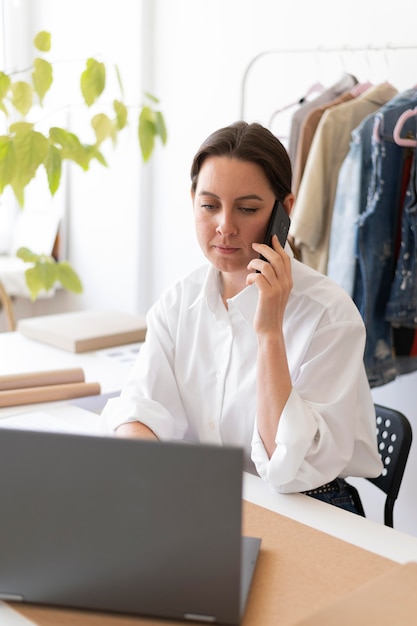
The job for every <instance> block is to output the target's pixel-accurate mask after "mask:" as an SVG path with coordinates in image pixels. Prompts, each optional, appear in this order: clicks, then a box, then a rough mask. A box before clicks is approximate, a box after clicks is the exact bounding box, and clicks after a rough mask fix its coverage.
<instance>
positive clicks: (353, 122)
mask: <svg viewBox="0 0 417 626" xmlns="http://www.w3.org/2000/svg"><path fill="white" fill-rule="evenodd" d="M397 93H398V91H397V90H396V89H395V88H394V87H393V86H392V85H390V84H388V83H383V84H380V85H376V86H375V87H370V88H369V89H368V90H366V91H365V92H364V93H363V94H361V95H360V96H358V97H357V98H354V99H353V100H351V101H349V102H345V103H343V104H339V105H337V106H335V107H332V108H331V109H329V110H327V111H326V112H325V113H324V115H323V117H322V119H321V121H320V123H319V125H318V128H317V130H316V133H315V135H314V139H313V142H312V144H311V148H310V152H309V155H308V158H307V163H306V167H305V170H304V176H303V179H302V181H301V185H300V189H299V191H298V196H297V199H296V201H295V205H294V209H293V213H292V216H291V217H292V224H291V228H290V234H291V236H292V237H293V239H294V243H295V246H296V247H297V248H298V249H299V250H300V254H301V259H302V261H303V262H304V263H306V264H307V265H309V266H310V267H312V268H314V269H316V270H318V271H319V272H322V273H323V274H326V273H327V265H328V253H329V239H330V229H331V223H332V217H333V206H334V199H335V194H336V187H337V180H338V175H339V170H340V168H341V165H342V163H343V160H344V159H345V157H346V155H347V153H348V151H349V146H350V141H351V134H352V131H353V130H354V129H355V128H356V127H357V126H358V125H359V124H360V122H361V121H362V120H363V119H364V118H365V117H366V116H367V115H369V114H371V113H373V112H376V111H377V110H378V109H379V108H380V107H381V106H382V105H383V104H385V103H386V102H387V101H389V100H390V99H391V98H392V97H393V96H394V95H396V94H397Z"/></svg>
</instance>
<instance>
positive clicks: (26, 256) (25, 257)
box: [16, 246, 40, 263]
mask: <svg viewBox="0 0 417 626" xmlns="http://www.w3.org/2000/svg"><path fill="white" fill-rule="evenodd" d="M16 256H17V257H19V259H22V261H25V263H36V262H37V261H39V259H40V256H39V254H35V253H34V252H32V250H29V248H25V247H24V246H23V247H21V248H19V249H18V251H17V252H16Z"/></svg>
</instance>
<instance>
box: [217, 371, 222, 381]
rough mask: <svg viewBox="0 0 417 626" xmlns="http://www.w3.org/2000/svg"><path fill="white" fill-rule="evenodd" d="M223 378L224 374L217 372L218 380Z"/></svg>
mask: <svg viewBox="0 0 417 626" xmlns="http://www.w3.org/2000/svg"><path fill="white" fill-rule="evenodd" d="M221 377H222V373H221V372H216V378H217V380H218V379H219V378H221Z"/></svg>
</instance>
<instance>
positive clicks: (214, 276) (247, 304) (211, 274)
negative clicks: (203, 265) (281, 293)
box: [190, 265, 258, 323]
mask: <svg viewBox="0 0 417 626" xmlns="http://www.w3.org/2000/svg"><path fill="white" fill-rule="evenodd" d="M219 297H220V276H219V272H218V270H216V269H215V268H214V267H213V266H212V265H210V266H209V268H208V271H207V274H206V277H205V280H204V282H203V284H202V287H201V289H200V292H199V293H198V295H197V297H196V298H195V300H194V301H193V302H192V303H191V305H190V309H192V308H193V307H195V306H197V305H198V304H199V303H200V302H203V301H205V302H207V306H208V308H209V309H210V311H211V312H212V313H215V312H216V308H217V303H218V300H219ZM257 301H258V293H257V288H256V286H255V285H249V286H248V287H245V289H243V290H242V291H241V292H240V293H238V294H237V295H236V296H234V297H233V298H230V299H229V302H230V303H231V305H232V306H234V307H235V308H236V309H237V310H238V311H239V312H240V313H241V315H242V316H243V317H244V318H245V320H246V321H247V322H248V323H252V320H253V317H254V315H255V310H256V305H257Z"/></svg>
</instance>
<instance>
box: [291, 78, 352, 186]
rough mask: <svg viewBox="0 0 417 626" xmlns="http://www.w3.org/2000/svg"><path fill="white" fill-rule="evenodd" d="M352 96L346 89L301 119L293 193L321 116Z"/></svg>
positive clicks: (298, 183)
mask: <svg viewBox="0 0 417 626" xmlns="http://www.w3.org/2000/svg"><path fill="white" fill-rule="evenodd" d="M353 98H354V95H353V93H352V90H349V91H346V92H344V93H342V95H341V96H339V97H338V98H335V99H334V100H331V101H330V102H327V103H326V104H322V105H321V106H317V107H315V108H314V109H312V110H311V111H310V112H309V113H307V115H306V117H305V118H304V120H303V121H302V123H301V128H300V132H299V139H298V143H297V151H296V156H295V162H294V166H293V176H292V192H293V193H295V195H297V192H298V189H299V187H300V183H301V179H302V177H303V174H304V168H305V164H306V161H307V157H308V153H309V152H310V147H311V143H312V141H313V137H314V134H315V132H316V130H317V126H318V125H319V122H320V120H321V118H322V117H323V114H324V112H325V111H327V109H330V108H331V107H333V106H336V105H338V104H342V103H343V102H348V101H349V100H353Z"/></svg>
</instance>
